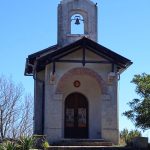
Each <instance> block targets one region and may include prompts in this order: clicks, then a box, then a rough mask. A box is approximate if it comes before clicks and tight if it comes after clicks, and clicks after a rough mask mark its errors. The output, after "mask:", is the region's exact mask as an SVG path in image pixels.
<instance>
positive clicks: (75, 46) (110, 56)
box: [25, 37, 132, 75]
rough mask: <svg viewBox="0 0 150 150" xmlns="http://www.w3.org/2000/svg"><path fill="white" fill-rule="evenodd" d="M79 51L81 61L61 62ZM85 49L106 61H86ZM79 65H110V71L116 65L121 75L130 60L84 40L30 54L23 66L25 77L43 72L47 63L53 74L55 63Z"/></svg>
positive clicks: (84, 38)
mask: <svg viewBox="0 0 150 150" xmlns="http://www.w3.org/2000/svg"><path fill="white" fill-rule="evenodd" d="M79 49H82V52H83V53H82V56H81V57H82V59H81V60H70V59H69V60H62V59H61V58H63V57H64V56H67V55H68V54H70V53H72V52H75V51H77V50H79ZM86 49H88V50H90V51H91V52H93V53H95V54H97V55H99V56H101V57H102V58H104V59H105V60H106V61H95V60H90V61H88V60H86V59H85V55H86ZM56 62H62V63H81V64H82V65H83V66H85V65H86V64H87V63H98V64H112V71H113V67H114V65H117V68H118V72H119V73H121V72H123V71H124V70H125V69H127V68H128V67H129V66H130V65H131V64H132V62H131V60H129V59H127V58H125V57H123V56H121V55H119V54H117V53H115V52H113V51H112V50H110V49H108V48H106V47H104V46H102V45H100V44H98V43H96V42H94V41H92V40H90V39H88V38H86V37H83V38H82V39H80V40H78V41H76V42H74V43H71V44H69V45H67V46H64V47H59V46H58V45H54V46H52V47H49V48H47V49H44V50H42V51H39V52H37V53H34V54H31V55H29V56H28V58H27V59H26V66H25V75H33V70H34V69H35V70H36V71H37V72H39V71H41V70H43V69H44V68H45V66H46V65H47V64H49V63H53V72H55V63H56Z"/></svg>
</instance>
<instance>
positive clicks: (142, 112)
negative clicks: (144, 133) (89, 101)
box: [123, 73, 150, 130]
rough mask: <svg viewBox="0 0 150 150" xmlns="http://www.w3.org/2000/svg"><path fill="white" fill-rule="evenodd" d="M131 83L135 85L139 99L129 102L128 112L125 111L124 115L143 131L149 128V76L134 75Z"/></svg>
mask: <svg viewBox="0 0 150 150" xmlns="http://www.w3.org/2000/svg"><path fill="white" fill-rule="evenodd" d="M131 83H134V84H135V85H136V90H135V91H136V93H137V94H138V95H139V96H140V98H139V99H133V100H132V101H131V102H129V104H128V105H129V106H130V108H131V109H130V110H128V111H125V112H124V113H123V115H125V116H126V117H127V118H128V119H130V120H131V121H132V122H133V123H134V124H135V126H136V127H139V128H141V129H143V130H146V129H149V128H150V75H148V74H145V73H143V74H141V75H135V76H134V78H133V80H132V81H131Z"/></svg>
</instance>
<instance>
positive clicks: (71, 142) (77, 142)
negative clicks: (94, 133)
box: [53, 139, 112, 146]
mask: <svg viewBox="0 0 150 150" xmlns="http://www.w3.org/2000/svg"><path fill="white" fill-rule="evenodd" d="M53 145H54V146H112V142H107V141H105V140H104V139H96V140H93V139H92V140H91V139H64V140H61V141H59V142H57V143H54V144H53Z"/></svg>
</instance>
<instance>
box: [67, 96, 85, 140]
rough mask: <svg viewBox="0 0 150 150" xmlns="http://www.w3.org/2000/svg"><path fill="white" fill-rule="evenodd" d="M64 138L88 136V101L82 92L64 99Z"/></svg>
mask: <svg viewBox="0 0 150 150" xmlns="http://www.w3.org/2000/svg"><path fill="white" fill-rule="evenodd" d="M65 138H88V102H87V100H86V98H85V96H83V95H82V94H79V93H73V94H71V95H69V96H68V97H67V98H66V100H65Z"/></svg>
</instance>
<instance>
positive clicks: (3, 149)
mask: <svg viewBox="0 0 150 150" xmlns="http://www.w3.org/2000/svg"><path fill="white" fill-rule="evenodd" d="M0 150H20V149H19V145H18V144H16V143H15V142H11V141H6V142H4V143H3V144H1V146H0Z"/></svg>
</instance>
